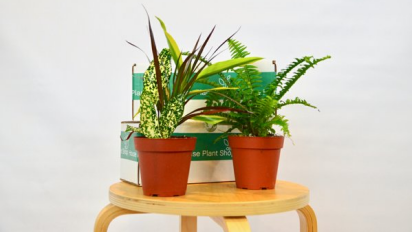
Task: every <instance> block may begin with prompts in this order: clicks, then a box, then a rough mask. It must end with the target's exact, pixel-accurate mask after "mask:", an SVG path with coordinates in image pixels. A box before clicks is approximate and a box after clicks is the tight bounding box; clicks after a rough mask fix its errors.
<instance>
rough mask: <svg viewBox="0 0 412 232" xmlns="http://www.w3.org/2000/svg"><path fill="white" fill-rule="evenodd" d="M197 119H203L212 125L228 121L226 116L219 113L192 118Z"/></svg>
mask: <svg viewBox="0 0 412 232" xmlns="http://www.w3.org/2000/svg"><path fill="white" fill-rule="evenodd" d="M192 119H193V120H196V121H202V122H205V123H207V124H210V125H214V124H218V123H220V122H223V121H226V118H225V117H222V116H218V115H198V116H195V117H193V118H192Z"/></svg>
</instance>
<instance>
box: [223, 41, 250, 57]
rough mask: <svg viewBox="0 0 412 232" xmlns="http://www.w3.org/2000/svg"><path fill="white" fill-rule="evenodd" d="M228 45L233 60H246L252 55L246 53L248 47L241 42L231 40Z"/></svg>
mask: <svg viewBox="0 0 412 232" xmlns="http://www.w3.org/2000/svg"><path fill="white" fill-rule="evenodd" d="M228 44H229V51H230V54H231V55H232V58H233V59H236V58H244V57H246V56H248V55H250V53H249V52H248V51H246V48H247V47H246V46H245V45H243V44H241V43H240V42H239V41H236V40H234V39H229V40H228Z"/></svg>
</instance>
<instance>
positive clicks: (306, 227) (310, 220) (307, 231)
mask: <svg viewBox="0 0 412 232" xmlns="http://www.w3.org/2000/svg"><path fill="white" fill-rule="evenodd" d="M296 211H297V212H298V214H299V220H300V232H317V231H318V223H317V220H316V215H315V212H314V211H313V209H312V208H311V207H310V206H309V205H307V206H305V207H304V208H301V209H298V210H296Z"/></svg>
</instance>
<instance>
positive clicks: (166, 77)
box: [128, 15, 262, 138]
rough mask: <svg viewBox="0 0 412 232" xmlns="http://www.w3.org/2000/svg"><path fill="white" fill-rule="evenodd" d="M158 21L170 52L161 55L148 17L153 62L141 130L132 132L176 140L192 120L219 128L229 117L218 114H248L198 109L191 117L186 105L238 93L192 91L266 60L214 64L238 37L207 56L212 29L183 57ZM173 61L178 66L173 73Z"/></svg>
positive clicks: (146, 80)
mask: <svg viewBox="0 0 412 232" xmlns="http://www.w3.org/2000/svg"><path fill="white" fill-rule="evenodd" d="M157 19H158V20H159V23H160V25H161V27H162V28H163V31H164V34H165V36H166V39H167V42H168V45H169V48H165V49H162V50H161V52H160V53H159V54H158V49H157V47H156V42H155V37H154V35H153V30H152V26H151V22H150V18H149V15H148V23H149V34H150V41H151V50H152V55H153V60H152V62H151V63H150V66H149V67H148V69H147V70H146V72H145V73H144V75H143V79H144V80H143V92H142V94H141V96H140V109H139V111H140V126H139V128H131V127H129V128H128V130H129V131H136V132H139V133H142V134H143V135H144V136H146V137H148V138H169V137H171V136H172V134H173V132H174V130H175V129H176V127H177V126H178V125H179V124H181V123H183V122H184V121H186V120H188V119H195V120H199V121H203V122H207V123H209V124H216V123H219V122H221V121H222V120H226V118H225V117H222V116H217V115H216V114H217V113H221V112H226V111H236V112H243V113H247V111H245V109H241V108H240V109H239V108H233V107H224V106H208V107H201V108H198V109H196V110H193V111H192V112H190V113H188V114H187V115H183V112H184V108H185V105H186V104H187V102H188V101H189V100H190V99H192V98H193V97H194V96H196V95H199V94H202V93H205V92H211V91H213V92H219V91H223V90H228V89H234V88H227V87H215V88H210V89H202V90H200V89H192V88H193V86H194V84H195V82H196V81H202V80H203V81H205V82H208V77H210V76H212V75H214V74H218V73H221V72H223V71H226V70H229V69H231V68H235V67H239V66H242V65H246V64H250V63H253V62H255V61H258V60H260V59H262V58H260V57H242V58H236V59H230V60H226V61H221V62H217V63H214V64H211V61H212V60H213V59H214V58H215V57H216V56H217V55H218V51H219V49H220V48H221V47H222V45H223V44H225V43H226V42H227V41H228V40H229V39H230V38H231V37H232V36H233V35H234V34H233V35H232V36H230V37H229V38H228V39H226V40H225V41H224V42H223V43H222V44H221V45H220V46H219V47H218V48H217V49H215V50H214V51H213V52H212V53H211V54H210V55H209V53H210V52H208V53H207V54H206V55H204V53H205V48H206V45H207V44H208V42H209V39H210V38H211V36H212V34H213V32H214V29H215V28H213V29H212V31H211V32H210V33H209V35H208V36H207V37H206V39H205V40H204V41H203V42H202V43H201V42H200V38H201V37H200V36H199V38H198V39H197V41H196V43H195V45H194V47H193V49H192V50H191V52H189V53H188V54H187V55H186V56H183V54H182V52H181V50H180V49H179V46H178V45H177V43H176V41H175V39H174V38H173V37H172V36H171V35H170V33H169V32H168V31H167V29H166V25H165V24H164V22H163V21H162V20H161V19H160V18H157ZM132 45H133V44H132ZM133 46H135V45H133ZM136 47H137V46H136ZM171 60H173V62H174V63H175V68H174V70H173V71H172V64H171ZM235 104H238V105H240V104H239V103H238V102H235Z"/></svg>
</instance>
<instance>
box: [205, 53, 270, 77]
mask: <svg viewBox="0 0 412 232" xmlns="http://www.w3.org/2000/svg"><path fill="white" fill-rule="evenodd" d="M261 59H262V58H261V57H246V58H238V59H232V60H226V61H221V62H217V63H215V64H212V65H210V66H207V67H206V68H204V69H203V70H202V71H201V72H200V73H199V75H198V76H197V79H202V78H206V77H209V76H212V75H214V74H218V73H220V72H223V71H225V70H228V69H231V68H234V67H237V66H241V65H245V64H250V63H253V62H256V61H258V60H261Z"/></svg>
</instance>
